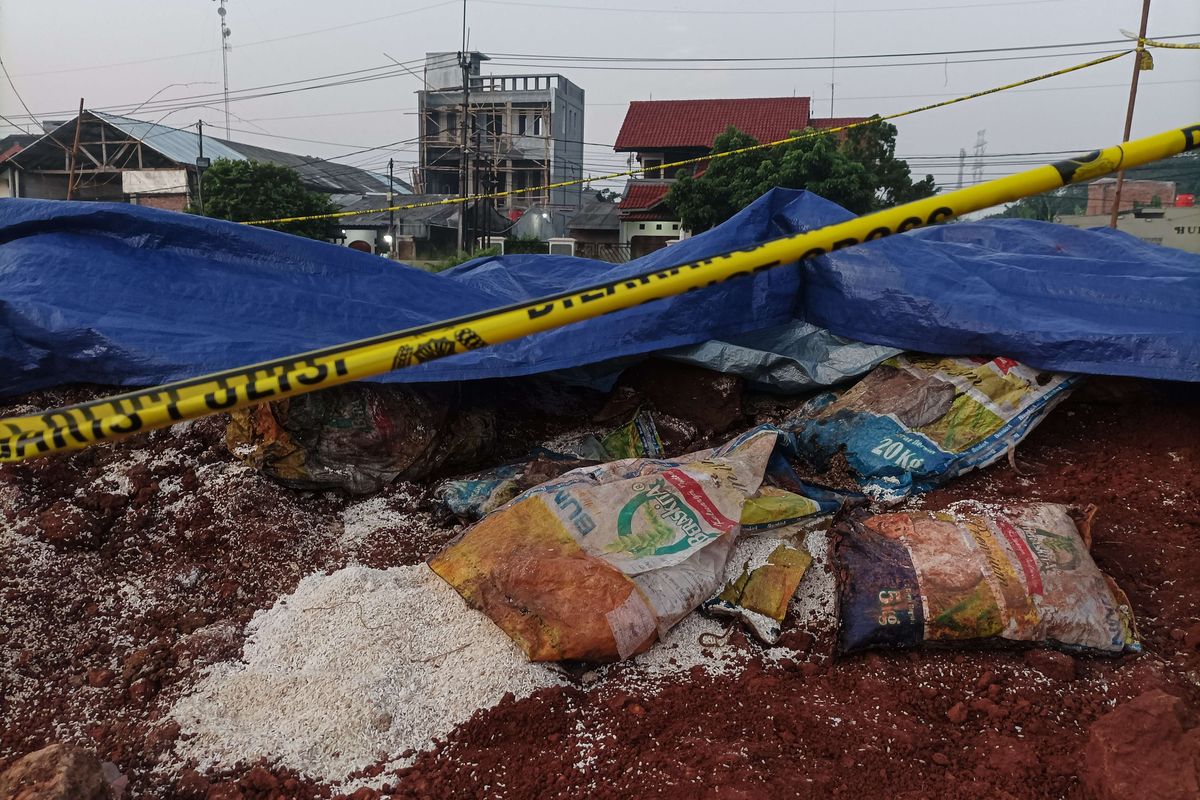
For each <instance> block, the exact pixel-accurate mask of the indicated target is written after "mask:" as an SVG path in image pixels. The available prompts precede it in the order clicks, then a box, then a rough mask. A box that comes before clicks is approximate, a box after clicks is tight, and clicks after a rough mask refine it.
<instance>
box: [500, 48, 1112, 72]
mask: <svg viewBox="0 0 1200 800" xmlns="http://www.w3.org/2000/svg"><path fill="white" fill-rule="evenodd" d="M1123 52H1126V51H1125V50H1124V49H1117V50H1081V51H1077V52H1070V53H1037V54H1031V55H1024V56H996V57H993V58H960V59H957V60H953V61H951V60H943V61H899V62H893V63H879V64H843V65H842V66H841V67H840V69H896V68H899V67H926V66H937V67H941V66H945V65H947V64H984V63H993V62H998V61H1029V60H1033V59H1040V58H1068V57H1077V56H1091V55H1108V54H1110V53H1123ZM492 63H494V64H496V65H499V66H505V67H532V68H535V69H557V68H559V67H561V65H556V64H540V63H539V64H529V63H517V62H513V61H503V60H500V59H493V60H492ZM828 68H829V67H828V65H811V66H809V65H801V66H786V67H669V66H668V67H647V66H632V65H631V66H618V65H611V64H576V63H573V64H571V69H573V70H577V69H588V70H613V71H634V72H784V71H787V72H791V71H800V70H825V69H828Z"/></svg>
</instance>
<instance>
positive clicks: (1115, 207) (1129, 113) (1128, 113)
mask: <svg viewBox="0 0 1200 800" xmlns="http://www.w3.org/2000/svg"><path fill="white" fill-rule="evenodd" d="M1149 21H1150V0H1142V24H1141V26H1140V27H1139V28H1138V42H1137V49H1136V50H1135V51H1134V53H1133V79H1132V80H1131V81H1130V82H1129V107H1128V108H1127V109H1126V110H1125V135H1124V136H1123V137H1122V138H1121V141H1122V142H1128V141H1129V134H1130V132H1131V131H1132V130H1133V104H1134V102H1136V101H1137V87H1138V75H1140V74H1141V72H1142V60H1143V59H1148V58H1149V57H1150V54H1149V53H1147V52H1146V23H1148V22H1149ZM1124 185H1125V170H1123V169H1122V170H1117V187H1116V189H1114V190H1113V199H1112V216H1111V217H1109V220H1108V227H1110V228H1115V227H1117V213H1118V212H1119V211H1120V210H1121V188H1122V187H1123V186H1124Z"/></svg>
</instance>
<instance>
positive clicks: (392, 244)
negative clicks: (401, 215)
mask: <svg viewBox="0 0 1200 800" xmlns="http://www.w3.org/2000/svg"><path fill="white" fill-rule="evenodd" d="M395 192H396V159H394V158H389V159H388V243H387V246H388V258H395V257H396V209H394V208H392V206H394V205H396V193H395Z"/></svg>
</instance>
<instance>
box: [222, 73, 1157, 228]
mask: <svg viewBox="0 0 1200 800" xmlns="http://www.w3.org/2000/svg"><path fill="white" fill-rule="evenodd" d="M1132 52H1134V51H1133V50H1122V51H1121V52H1119V53H1111V54H1109V55H1106V56H1101V57H1100V58H1095V59H1092V60H1091V61H1085V62H1083V63H1082V64H1075V65H1074V66H1070V67H1063V68H1062V69H1057V70H1055V71H1053V72H1045V73H1042V74H1041V75H1035V76H1033V77H1032V78H1025V79H1024V80H1020V81H1015V82H1014V83H1006V84H1004V85H1003V86H996V87H994V88H991V89H984V90H983V91H980V92H973V93H972V94H965V95H962V96H961V97H955V98H953V99H950V100H942V101H941V102H938V103H930V104H929V105H925V106H920V107H919V108H910V109H909V110H907V111H898V112H896V113H895V114H888V115H886V116H882V117H878V116H877V117H871V118H870V119H867V120H864V121H862V122H851V123H848V124H846V125H839V126H837V127H836V128H822V129H821V130H819V131H809V132H806V133H801V134H799V135H797V136H788V137H787V138H784V139H778V140H776V141H774V142H764V143H762V144H754V145H749V146H747V147H739V148H737V149H736V150H726V151H724V152H721V153H710V154H709V155H705V156H698V157H696V158H685V159H683V160H682V161H671V162H669V163H666V164H662V165H660V166H655V167H638V168H637V169H629V170H624V171H622V172H609V173H606V174H604V175H589V176H588V177H586V178H576V179H573V180H569V181H559V182H558V183H548V184H546V185H544V186H530V187H528V188H524V189H510V190H507V191H503V192H492V193H491V194H476V195H469V196H465V197H447V198H445V199H443V200H429V201H426V202H424V203H408V204H404V205H397V206H384V207H383V208H368V209H364V210H361V211H334V212H332V213H329V214H309V215H307V216H299V217H279V218H278V219H253V220H247V221H245V222H243V223H242V224H243V225H278V224H283V223H287V222H310V221H312V220H319V219H340V218H342V217H357V216H360V215H362V214H380V213H383V212H385V211H406V210H408V209H410V208H428V207H429V206H445V205H455V204H459V203H470V202H473V201H475V200H494V199H497V198H501V197H511V196H513V195H518V194H529V193H530V192H545V191H549V190H551V189H563V188H566V187H568V186H578V185H580V184H587V183H593V182H595V181H605V180H612V179H614V178H629V177H633V176H634V175H640V174H642V173H644V172H648V171H650V170H654V171H656V172H657V171H659V170H669V169H677V168H679V167H687V166H690V165H692V164H699V163H701V162H702V161H715V160H717V159H721V158H729V157H730V156H736V155H740V154H742V153H750V152H753V151H755V150H766V149H767V148H769V147H779V146H780V145H784V144H791V143H792V142H799V141H802V140H804V139H812V138H815V137H817V136H827V135H829V134H833V133H841V132H843V131H849V130H853V129H854V128H862V127H865V126H867V125H874V124H875V123H877V122H883V121H886V120H892V119H899V118H901V117H908V116H912V115H913V114H919V113H921V112H923V111H932V110H933V109H935V108H943V107H945V106H950V105H954V104H955V103H964V102H966V101H967V100H975V99H977V98H980V97H984V96H986V95H989V94H996V93H997V92H1004V91H1008V90H1009V89H1015V88H1017V87H1020V86H1026V85H1028V84H1031V83H1037V82H1038V81H1044V80H1046V79H1048V78H1056V77H1058V76H1060V75H1066V74H1067V73H1069V72H1076V71H1078V70H1081V69H1087V68H1088V67H1094V66H1097V65H1099V64H1104V63H1106V62H1109V61H1113V60H1115V59H1118V58H1121V57H1122V56H1127V55H1129V54H1130V53H1132Z"/></svg>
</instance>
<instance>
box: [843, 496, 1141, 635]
mask: <svg viewBox="0 0 1200 800" xmlns="http://www.w3.org/2000/svg"><path fill="white" fill-rule="evenodd" d="M834 530H835V532H836V546H835V564H836V567H837V571H838V602H839V614H840V632H839V645H840V649H841V650H842V651H843V652H853V651H855V650H863V649H866V648H873V647H910V646H914V645H920V644H923V643H930V644H932V643H940V644H955V643H968V642H973V643H993V642H1034V643H1041V644H1052V645H1058V646H1061V647H1064V648H1068V649H1072V648H1074V649H1079V650H1087V651H1092V652H1098V653H1110V654H1118V653H1122V652H1126V651H1129V652H1137V651H1140V650H1141V645H1140V644H1139V642H1138V637H1137V630H1136V627H1135V625H1134V619H1133V613H1132V611H1131V610H1130V608H1129V600H1128V598H1126V596H1125V594H1124V593H1123V592H1122V591H1121V590H1120V589H1119V588H1118V587H1117V585H1116V584H1115V583H1114V582H1113V581H1112V579H1111V578H1109V577H1108V576H1107V575H1105V574H1104V573H1103V572H1101V571H1100V569H1099V568H1098V567H1097V566H1096V563H1095V562H1094V561H1093V560H1092V557H1091V554H1090V553H1089V552H1088V549H1087V546H1086V544H1085V539H1086V538H1087V537H1086V536H1081V535H1080V531H1079V529H1078V528H1077V526H1076V523H1075V521H1074V519H1073V518H1072V516H1071V513H1070V509H1068V508H1067V507H1066V506H1062V505H1055V504H1050V503H1031V504H1016V505H1012V506H1006V507H1003V508H984V507H977V508H974V509H973V510H971V511H953V510H952V511H940V512H930V511H912V512H903V513H893V514H878V515H875V516H870V515H866V514H863V513H862V512H854V513H853V514H851V515H848V516H847V517H846V518H844V519H842V520H840V521H839V522H838V523H837V524H835V526H834ZM1085 532H1086V531H1085Z"/></svg>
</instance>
